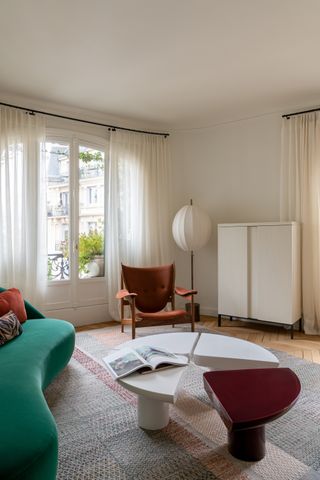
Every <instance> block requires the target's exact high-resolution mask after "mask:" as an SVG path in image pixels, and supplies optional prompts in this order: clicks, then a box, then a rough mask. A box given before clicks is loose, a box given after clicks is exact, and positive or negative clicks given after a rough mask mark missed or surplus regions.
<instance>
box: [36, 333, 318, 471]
mask: <svg viewBox="0 0 320 480" xmlns="http://www.w3.org/2000/svg"><path fill="white" fill-rule="evenodd" d="M182 330H183V327H176V328H175V331H182ZM165 331H171V332H172V329H171V328H170V329H169V330H168V329H167V328H166V327H164V328H157V329H141V332H142V333H140V330H139V335H141V334H142V335H146V334H151V333H160V332H161V333H163V332H165ZM129 339H130V335H129V334H126V333H125V334H121V333H120V328H119V327H118V326H112V327H107V328H103V329H96V330H90V331H86V332H81V333H77V338H76V349H75V352H74V355H73V358H72V360H71V362H70V364H69V365H68V367H67V368H66V369H65V370H64V371H63V372H62V374H61V375H60V376H59V377H58V378H57V379H56V380H55V381H54V382H53V383H52V384H51V385H50V386H49V387H48V389H47V390H46V392H45V393H46V398H47V401H48V404H49V407H50V409H51V411H52V413H53V415H54V417H55V419H56V422H57V425H58V430H59V470H58V479H59V480H87V479H88V480H89V479H94V480H100V479H101V480H102V479H103V480H105V479H108V480H118V479H119V480H120V479H121V480H160V479H166V480H213V479H219V480H302V479H303V480H306V479H320V475H319V473H317V472H318V471H320V365H317V364H313V363H311V362H306V361H303V360H300V359H298V358H295V357H292V356H290V355H287V354H284V353H282V352H274V353H275V354H276V355H277V356H278V358H279V359H280V364H281V366H283V367H290V368H292V369H293V370H294V371H295V372H296V373H297V375H298V376H299V378H300V381H301V384H302V394H301V396H300V399H299V401H298V403H297V404H296V405H295V406H294V407H293V409H292V410H291V411H290V412H288V413H287V414H286V415H284V416H283V417H281V418H280V419H278V420H276V421H274V422H273V423H272V424H269V425H268V426H267V429H266V437H267V445H266V448H267V454H266V456H265V458H264V459H263V460H261V461H260V462H256V463H249V462H243V461H240V460H236V459H235V458H233V457H232V456H231V455H230V454H229V452H228V450H227V434H226V429H225V427H224V425H223V423H222V421H221V420H220V417H219V416H218V414H217V413H216V412H215V411H214V410H213V409H212V407H211V405H210V403H209V400H208V398H207V395H206V393H205V391H204V389H203V380H202V373H203V371H202V369H201V368H200V367H196V366H190V368H188V369H186V373H185V375H184V378H183V383H182V388H181V391H180V393H179V396H178V400H177V402H176V404H175V405H173V406H171V407H170V422H169V425H168V426H167V427H166V428H165V429H163V430H161V431H156V432H152V431H146V430H142V429H140V428H139V427H138V426H137V418H136V398H135V395H133V394H131V393H130V392H128V391H126V390H124V389H123V388H122V387H120V386H119V385H118V384H117V383H116V382H114V381H113V379H112V378H111V376H110V375H109V373H108V372H107V371H106V370H105V368H104V367H103V365H102V363H101V359H102V357H103V356H105V355H106V354H107V353H108V352H109V351H110V350H111V349H112V348H114V347H115V346H116V345H118V344H120V343H122V342H124V341H126V340H129ZM235 401H236V399H235Z"/></svg>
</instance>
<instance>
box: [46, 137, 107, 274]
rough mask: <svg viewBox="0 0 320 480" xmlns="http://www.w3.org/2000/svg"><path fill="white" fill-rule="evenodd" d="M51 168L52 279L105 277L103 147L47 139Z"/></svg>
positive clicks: (48, 229)
mask: <svg viewBox="0 0 320 480" xmlns="http://www.w3.org/2000/svg"><path fill="white" fill-rule="evenodd" d="M46 168H47V234H48V235H47V238H48V242H47V252H48V279H49V280H50V281H53V280H55V281H61V280H72V278H74V279H75V278H78V279H80V280H83V279H90V278H94V277H101V276H104V225H105V219H104V216H105V208H104V203H105V152H104V149H102V148H101V149H99V148H97V147H95V148H93V147H92V146H90V145H89V144H86V143H80V142H79V141H78V140H77V139H75V138H71V139H70V140H69V141H53V140H52V141H49V140H48V141H47V142H46ZM71 186H72V187H71ZM70 191H71V192H72V195H70Z"/></svg>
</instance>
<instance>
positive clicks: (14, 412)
mask: <svg viewBox="0 0 320 480" xmlns="http://www.w3.org/2000/svg"><path fill="white" fill-rule="evenodd" d="M3 290H4V289H2V288H0V292H1V291H3ZM25 307H26V311H27V316H28V320H27V321H26V322H25V323H23V325H22V327H23V333H22V335H20V336H19V337H17V338H15V339H14V340H11V341H10V342H8V343H6V344H5V345H3V346H2V347H0V479H6V480H18V479H19V480H54V479H55V478H56V473H57V464H58V433H57V427H56V423H55V420H54V418H53V416H52V413H51V412H50V409H49V407H48V405H47V402H46V400H45V398H44V395H43V390H44V389H45V388H46V387H47V385H49V383H50V382H51V381H52V380H53V378H54V377H55V376H56V375H57V374H58V373H59V372H60V371H61V370H62V369H63V368H64V367H65V366H66V365H67V363H68V361H69V360H70V357H71V355H72V352H73V349H74V342H75V332H74V327H73V326H72V325H71V324H70V323H68V322H65V321H63V320H56V319H53V318H45V317H44V316H43V315H42V314H41V313H40V312H39V311H38V310H36V309H35V308H34V307H33V306H32V305H31V304H29V303H28V302H25Z"/></svg>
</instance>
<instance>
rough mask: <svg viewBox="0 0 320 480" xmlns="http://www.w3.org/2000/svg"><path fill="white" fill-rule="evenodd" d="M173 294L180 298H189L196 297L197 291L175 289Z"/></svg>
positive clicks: (181, 288)
mask: <svg viewBox="0 0 320 480" xmlns="http://www.w3.org/2000/svg"><path fill="white" fill-rule="evenodd" d="M174 293H175V294H176V295H179V296H180V297H190V295H196V294H197V293H198V292H197V290H188V289H186V288H183V287H176V288H175V291H174Z"/></svg>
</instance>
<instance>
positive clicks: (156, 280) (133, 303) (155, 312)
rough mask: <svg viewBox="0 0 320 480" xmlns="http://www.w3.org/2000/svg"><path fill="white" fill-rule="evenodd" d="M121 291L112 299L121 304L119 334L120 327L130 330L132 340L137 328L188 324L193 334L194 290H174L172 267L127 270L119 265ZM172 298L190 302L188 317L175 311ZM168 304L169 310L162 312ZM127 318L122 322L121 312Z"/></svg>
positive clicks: (182, 312) (172, 265)
mask: <svg viewBox="0 0 320 480" xmlns="http://www.w3.org/2000/svg"><path fill="white" fill-rule="evenodd" d="M121 267H122V271H121V290H120V291H119V292H118V293H117V295H116V298H117V299H119V300H120V301H121V332H123V331H124V325H131V326H132V338H135V335H136V328H137V327H151V326H157V325H172V326H174V325H175V324H181V323H191V331H192V332H194V300H193V296H194V295H196V294H197V291H196V290H187V289H185V288H180V287H175V286H174V282H175V267H174V264H170V265H161V266H159V267H144V268H140V267H139V268H138V267H129V266H127V265H121ZM175 294H176V295H179V296H181V297H184V298H186V299H188V300H190V301H191V314H190V313H187V312H186V311H185V310H176V309H175ZM168 303H171V310H168V311H167V310H164V308H165V307H166V306H167V304H168ZM126 307H129V309H130V318H125V308H126Z"/></svg>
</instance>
